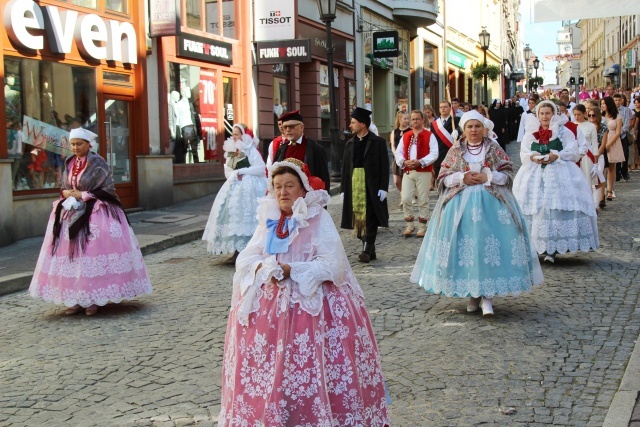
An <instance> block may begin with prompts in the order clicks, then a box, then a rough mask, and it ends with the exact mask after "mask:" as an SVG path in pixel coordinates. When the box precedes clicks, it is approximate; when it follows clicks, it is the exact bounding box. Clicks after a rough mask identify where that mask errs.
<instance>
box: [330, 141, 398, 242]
mask: <svg viewBox="0 0 640 427" xmlns="http://www.w3.org/2000/svg"><path fill="white" fill-rule="evenodd" d="M354 140H355V136H354V137H353V138H351V139H350V140H349V141H347V143H346V145H345V147H344V160H343V161H342V181H341V183H340V192H341V193H344V202H343V207H342V223H341V224H340V227H341V228H346V229H349V230H351V229H353V206H352V204H351V200H352V189H351V176H352V174H353V149H354V145H355V141H354ZM363 163H364V178H365V185H366V191H367V198H368V199H369V200H368V201H369V203H367V206H372V207H373V211H374V212H375V214H376V218H377V220H378V224H379V225H380V227H388V226H389V209H388V207H387V199H384V201H382V202H381V201H380V197H378V190H384V191H386V192H388V191H389V154H388V151H387V142H386V141H385V140H384V139H383V138H381V137H379V136H376V135H374V134H373V133H372V132H370V133H369V137H368V138H367V145H366V146H365V149H364V162H363Z"/></svg>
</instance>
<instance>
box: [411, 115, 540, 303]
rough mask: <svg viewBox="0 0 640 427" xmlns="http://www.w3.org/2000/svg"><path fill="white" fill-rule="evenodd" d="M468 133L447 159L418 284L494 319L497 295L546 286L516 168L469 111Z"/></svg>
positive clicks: (417, 269)
mask: <svg viewBox="0 0 640 427" xmlns="http://www.w3.org/2000/svg"><path fill="white" fill-rule="evenodd" d="M460 126H461V127H462V130H463V132H464V135H463V136H462V137H461V138H460V140H459V141H457V142H455V143H454V145H453V147H452V148H451V149H450V150H449V153H448V154H447V157H446V158H445V159H444V161H443V162H442V167H441V169H440V175H439V176H438V191H439V193H440V198H439V200H438V203H437V205H436V208H435V210H434V213H433V215H432V217H431V221H430V222H429V228H428V229H427V234H426V236H425V238H424V241H423V242H422V247H421V248H420V253H419V254H418V259H417V261H416V265H415V266H414V268H413V272H412V274H411V281H412V282H413V283H417V284H418V285H420V286H421V287H423V288H425V290H427V291H429V292H433V293H439V294H443V295H446V296H448V297H462V298H465V297H467V298H471V299H470V300H469V304H468V305H467V311H469V312H473V311H476V310H478V307H481V308H482V313H483V315H485V316H487V315H493V297H494V296H495V295H508V294H512V295H517V294H519V293H520V292H525V291H529V290H530V289H531V287H532V286H534V285H539V284H541V283H542V280H543V278H542V270H541V269H540V263H539V261H538V257H537V256H536V254H535V251H534V250H533V248H532V245H531V241H530V238H529V233H528V231H527V227H526V223H525V221H524V218H523V217H522V213H521V212H520V208H519V207H518V203H517V202H516V200H515V198H514V196H513V194H512V193H511V190H510V187H511V184H512V181H513V164H512V163H511V161H510V160H509V157H508V156H507V154H506V153H505V152H504V151H503V150H502V149H501V148H500V146H499V145H498V144H497V143H496V142H495V141H492V140H490V139H489V138H486V137H484V136H483V132H484V117H482V115H481V114H480V113H478V112H477V111H470V112H467V113H465V114H464V115H463V116H462V118H461V120H460Z"/></svg>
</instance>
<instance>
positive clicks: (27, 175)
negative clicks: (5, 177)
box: [4, 57, 99, 190]
mask: <svg viewBox="0 0 640 427" xmlns="http://www.w3.org/2000/svg"><path fill="white" fill-rule="evenodd" d="M4 70H5V88H4V91H5V92H4V93H5V101H6V105H5V111H6V119H7V123H6V129H7V148H8V150H9V158H10V159H13V161H14V163H13V165H12V177H13V188H14V190H39V189H47V188H59V187H60V179H61V177H62V171H63V169H62V168H63V166H64V159H65V158H66V157H67V156H68V155H70V154H71V152H70V151H69V149H68V137H69V134H68V131H69V130H70V129H73V128H77V127H84V128H86V129H89V130H91V131H92V132H94V133H96V134H97V133H99V132H98V124H97V120H98V119H97V109H96V102H97V91H96V76H95V71H94V70H93V69H92V68H88V67H74V66H69V65H62V64H58V63H54V62H47V61H38V60H33V59H21V58H11V57H5V59H4ZM98 147H99V145H98V143H96V144H94V147H93V150H94V151H97V150H98Z"/></svg>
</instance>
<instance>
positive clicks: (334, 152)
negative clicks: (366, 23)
mask: <svg viewBox="0 0 640 427" xmlns="http://www.w3.org/2000/svg"><path fill="white" fill-rule="evenodd" d="M317 1H318V11H319V12H320V20H321V21H322V22H324V24H325V26H326V27H327V68H328V70H327V71H328V72H329V132H330V138H331V145H330V149H331V152H330V153H331V156H330V158H331V174H332V176H334V177H338V176H340V169H339V167H338V165H339V164H340V158H339V157H341V156H340V153H339V152H338V146H337V144H338V119H337V118H336V112H337V105H336V94H335V82H334V78H333V40H332V38H331V23H332V22H333V21H334V20H335V19H336V5H337V0H317Z"/></svg>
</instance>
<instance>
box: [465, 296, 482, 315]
mask: <svg viewBox="0 0 640 427" xmlns="http://www.w3.org/2000/svg"><path fill="white" fill-rule="evenodd" d="M480 299H481V298H480V297H478V298H471V299H470V300H469V303H468V304H467V312H468V313H473V312H474V311H477V310H478V307H480Z"/></svg>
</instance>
